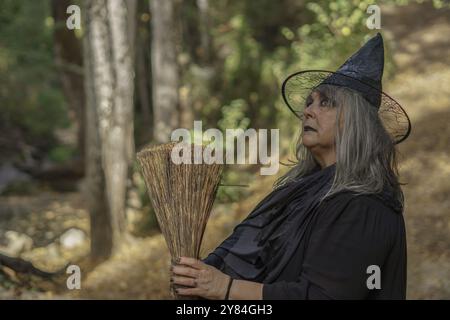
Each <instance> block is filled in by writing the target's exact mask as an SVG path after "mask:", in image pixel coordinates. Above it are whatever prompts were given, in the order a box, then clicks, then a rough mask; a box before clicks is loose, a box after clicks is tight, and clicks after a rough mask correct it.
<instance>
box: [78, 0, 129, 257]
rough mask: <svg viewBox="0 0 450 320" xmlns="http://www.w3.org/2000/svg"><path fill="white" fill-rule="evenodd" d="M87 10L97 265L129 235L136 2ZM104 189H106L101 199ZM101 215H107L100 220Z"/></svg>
mask: <svg viewBox="0 0 450 320" xmlns="http://www.w3.org/2000/svg"><path fill="white" fill-rule="evenodd" d="M86 7H87V8H86V9H87V21H86V22H87V23H86V26H87V29H88V30H87V33H86V35H87V42H88V43H89V51H88V52H86V54H87V55H88V56H89V66H88V67H87V68H86V86H87V93H88V94H89V93H90V94H91V96H90V97H89V99H88V100H89V101H90V103H92V107H91V108H90V109H91V110H89V111H88V113H89V117H93V118H94V119H89V122H90V125H91V127H90V130H88V133H89V134H90V140H89V141H88V143H89V144H92V146H91V145H90V146H89V147H88V150H89V151H90V153H89V162H90V164H89V165H88V167H87V171H88V174H89V179H88V180H87V182H88V183H89V182H90V183H91V184H92V185H91V187H93V188H94V190H89V192H92V194H95V197H94V196H93V195H91V196H89V197H90V200H91V203H89V207H90V212H91V234H92V236H93V239H92V241H93V242H95V240H96V239H97V240H99V241H100V242H98V243H97V244H96V243H92V254H93V258H94V259H95V258H97V257H102V256H103V253H102V250H108V249H109V248H110V251H112V252H114V251H116V249H117V248H118V247H119V246H120V244H121V242H122V241H123V240H124V238H125V234H126V219H125V203H126V201H125V200H126V191H127V179H128V171H129V168H130V164H131V162H132V159H133V157H134V138H133V110H134V109H133V91H134V72H133V54H134V48H133V47H134V41H133V40H132V39H131V41H130V32H131V33H134V31H133V30H132V25H133V23H132V22H131V21H130V19H132V20H133V21H134V20H135V19H134V17H135V11H134V12H133V10H135V9H136V4H135V0H131V1H130V0H129V1H125V0H109V1H108V0H91V1H86ZM92 131H95V132H92ZM99 152H100V154H98V153H99ZM94 161H96V163H93V162H94ZM91 162H92V163H91ZM94 168H96V169H95V170H94ZM95 171H97V172H95ZM91 175H92V177H91ZM96 175H97V176H96ZM101 184H104V185H105V189H103V190H105V192H104V193H103V194H102V193H101V191H100V190H99V187H100V185H101ZM103 200H105V201H103ZM95 201H98V202H104V204H100V203H93V202H95ZM101 211H106V212H107V214H106V215H105V214H103V213H100V214H99V212H101ZM97 233H98V234H99V235H97V236H96V235H95V234H97ZM97 237H98V238H97ZM108 241H109V243H108ZM97 246H98V248H97ZM105 252H106V254H107V255H108V254H109V253H108V252H107V251H105Z"/></svg>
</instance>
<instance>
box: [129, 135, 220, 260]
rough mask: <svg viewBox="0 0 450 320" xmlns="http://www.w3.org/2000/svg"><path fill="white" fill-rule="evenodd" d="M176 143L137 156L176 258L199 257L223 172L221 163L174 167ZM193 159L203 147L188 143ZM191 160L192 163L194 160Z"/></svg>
mask: <svg viewBox="0 0 450 320" xmlns="http://www.w3.org/2000/svg"><path fill="white" fill-rule="evenodd" d="M176 144H177V142H172V143H166V144H162V145H158V146H154V147H147V148H144V149H143V150H141V151H140V152H138V153H137V159H138V162H139V164H140V166H141V168H142V173H143V176H144V180H145V184H146V186H147V189H148V193H149V196H150V198H151V202H152V205H153V208H154V210H155V214H156V217H157V220H158V224H159V226H160V228H161V231H162V233H163V235H164V238H165V240H166V243H167V246H168V248H169V252H170V254H171V256H172V258H174V257H179V256H189V257H194V258H197V259H198V258H199V255H200V247H201V242H202V238H203V234H204V231H205V228H206V224H207V222H208V219H209V215H210V213H211V209H212V205H213V203H214V199H215V196H216V192H217V188H218V185H219V182H220V178H221V172H222V169H223V165H222V164H205V163H202V164H194V162H193V161H192V162H191V163H192V164H175V163H173V162H172V160H171V152H172V148H173V147H174V146H175V145H176ZM189 147H190V148H191V156H192V159H193V158H194V152H199V151H201V152H202V153H203V150H204V147H203V146H202V147H201V148H198V149H197V148H195V147H194V145H193V144H189ZM192 159H191V160H192Z"/></svg>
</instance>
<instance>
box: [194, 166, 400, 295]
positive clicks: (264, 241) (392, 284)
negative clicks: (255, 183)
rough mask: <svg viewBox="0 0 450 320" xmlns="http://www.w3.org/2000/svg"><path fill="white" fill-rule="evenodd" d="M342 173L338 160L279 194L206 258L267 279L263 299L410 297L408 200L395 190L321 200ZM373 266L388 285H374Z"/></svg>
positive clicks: (235, 273)
mask: <svg viewBox="0 0 450 320" xmlns="http://www.w3.org/2000/svg"><path fill="white" fill-rule="evenodd" d="M334 173H335V165H332V166H329V167H327V168H325V169H323V170H317V171H316V172H314V173H313V174H311V175H308V176H307V177H304V178H302V179H300V180H298V181H294V182H291V183H289V184H288V185H286V186H283V187H280V188H278V189H276V190H274V191H273V192H271V193H270V194H269V195H268V196H267V197H266V198H264V199H263V200H262V201H261V202H260V203H259V204H258V205H257V206H256V208H255V209H254V210H253V211H252V212H251V213H250V215H249V216H248V217H247V218H246V219H245V220H244V221H242V222H241V223H240V224H239V225H237V226H236V227H235V229H234V231H233V233H232V234H231V235H230V236H229V237H228V238H227V239H226V240H225V241H223V243H222V244H221V245H220V246H219V247H217V248H216V249H215V250H214V251H213V252H212V253H210V254H209V255H208V257H207V258H206V259H204V260H203V261H204V262H205V263H207V264H210V265H213V266H215V267H216V268H218V269H219V270H221V271H223V272H224V273H226V274H229V275H230V276H232V277H233V278H235V279H245V280H249V281H255V282H260V283H264V286H263V299H405V295H406V235H405V225H404V220H403V215H402V211H403V207H402V205H401V204H400V203H399V202H398V201H396V200H395V197H394V196H393V193H392V192H391V191H390V190H391V189H389V188H385V190H384V191H383V192H382V193H380V194H372V195H357V194H354V193H352V192H348V191H346V192H341V193H338V194H336V195H334V196H331V197H330V198H328V199H326V200H325V201H322V202H321V201H320V199H321V197H322V196H323V195H324V194H325V193H326V192H327V191H328V190H329V188H330V186H331V183H332V179H333V177H334ZM370 266H376V267H379V270H380V276H381V277H380V284H381V288H380V289H377V288H372V289H369V286H368V284H367V282H368V279H369V277H371V279H369V283H371V284H373V281H372V280H373V273H374V271H373V269H370V268H371V267H370ZM368 268H369V269H368Z"/></svg>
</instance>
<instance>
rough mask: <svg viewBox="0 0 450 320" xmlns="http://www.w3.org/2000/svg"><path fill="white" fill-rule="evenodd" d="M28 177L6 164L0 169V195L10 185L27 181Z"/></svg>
mask: <svg viewBox="0 0 450 320" xmlns="http://www.w3.org/2000/svg"><path fill="white" fill-rule="evenodd" d="M29 180H30V176H29V175H28V174H26V173H23V172H22V171H20V170H18V169H17V168H16V167H14V166H13V165H12V164H11V163H9V162H7V163H5V164H4V165H2V166H1V167H0V194H1V193H2V192H3V191H4V190H5V189H6V188H7V187H8V186H9V185H11V184H13V183H16V182H24V181H29Z"/></svg>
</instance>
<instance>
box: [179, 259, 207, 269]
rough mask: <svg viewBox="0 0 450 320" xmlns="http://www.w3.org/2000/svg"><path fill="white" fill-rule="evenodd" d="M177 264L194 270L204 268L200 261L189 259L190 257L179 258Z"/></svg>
mask: <svg viewBox="0 0 450 320" xmlns="http://www.w3.org/2000/svg"><path fill="white" fill-rule="evenodd" d="M179 261H180V262H179V264H184V265H187V266H190V267H192V268H194V269H199V270H200V269H202V267H203V266H204V263H203V262H201V261H200V260H197V259H195V258H190V257H180V260H179Z"/></svg>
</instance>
